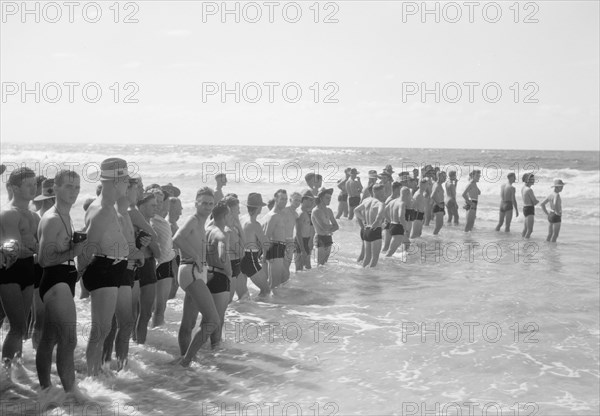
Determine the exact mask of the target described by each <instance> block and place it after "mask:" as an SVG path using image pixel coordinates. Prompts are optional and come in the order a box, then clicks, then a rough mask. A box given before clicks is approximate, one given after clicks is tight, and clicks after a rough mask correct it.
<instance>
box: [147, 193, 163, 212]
mask: <svg viewBox="0 0 600 416" xmlns="http://www.w3.org/2000/svg"><path fill="white" fill-rule="evenodd" d="M148 192H150V193H152V194H154V197H155V198H156V213H157V214H158V213H161V212H163V211H164V210H163V205H165V202H166V201H165V200H164V198H165V194H164V193H163V191H161V190H160V188H150V189H148Z"/></svg>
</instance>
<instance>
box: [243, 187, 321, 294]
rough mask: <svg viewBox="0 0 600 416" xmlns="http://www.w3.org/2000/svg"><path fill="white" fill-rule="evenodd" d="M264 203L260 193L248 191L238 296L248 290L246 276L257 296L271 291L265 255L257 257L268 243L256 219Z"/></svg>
mask: <svg viewBox="0 0 600 416" xmlns="http://www.w3.org/2000/svg"><path fill="white" fill-rule="evenodd" d="M309 192H310V191H309ZM311 195H312V192H311ZM265 205H266V204H265V203H264V202H263V200H262V195H261V194H257V193H250V194H249V195H248V200H247V202H246V206H247V207H248V217H249V218H248V220H247V221H245V222H244V223H243V225H242V227H243V230H244V238H245V241H246V244H245V245H244V257H243V258H242V263H241V269H242V273H241V274H240V277H239V278H238V279H239V280H240V281H239V282H237V285H236V287H240V288H242V290H243V293H242V295H241V296H240V293H239V292H238V297H244V294H245V293H246V292H247V291H248V288H247V283H246V278H247V277H249V278H250V280H252V283H254V284H255V285H256V286H258V288H259V289H260V293H259V294H258V296H259V297H263V296H266V295H268V294H269V293H270V292H271V288H270V286H269V282H268V276H267V267H266V259H265V256H263V259H262V261H261V260H260V259H259V258H260V253H261V252H262V249H263V247H266V246H267V245H268V242H267V237H266V236H265V232H264V231H263V228H262V225H261V224H260V223H259V222H258V221H257V220H256V217H258V215H259V214H260V212H261V211H262V208H263V207H264V206H265Z"/></svg>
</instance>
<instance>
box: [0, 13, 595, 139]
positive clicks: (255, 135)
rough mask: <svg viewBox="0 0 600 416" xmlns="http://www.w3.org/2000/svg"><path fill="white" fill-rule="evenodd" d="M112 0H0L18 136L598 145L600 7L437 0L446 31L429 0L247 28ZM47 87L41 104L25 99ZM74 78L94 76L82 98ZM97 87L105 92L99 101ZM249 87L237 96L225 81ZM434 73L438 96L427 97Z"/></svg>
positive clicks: (265, 17)
mask: <svg viewBox="0 0 600 416" xmlns="http://www.w3.org/2000/svg"><path fill="white" fill-rule="evenodd" d="M98 3H99V4H100V5H101V10H102V16H101V17H100V19H99V21H98V22H97V23H89V22H87V21H86V20H85V19H84V12H83V5H86V4H87V3H86V2H80V6H78V7H76V8H75V9H74V13H73V20H74V22H73V23H70V22H69V9H68V8H67V7H66V6H63V7H62V9H61V13H62V17H61V18H60V20H59V21H58V22H57V23H51V22H49V21H48V20H54V19H55V16H57V10H56V9H53V8H50V7H47V8H46V9H43V3H40V5H39V6H38V7H39V8H40V10H39V18H40V22H39V23H36V22H35V17H36V16H35V14H27V15H23V10H22V3H21V2H20V1H19V2H3V3H2V19H3V20H2V23H1V29H0V30H1V33H0V35H1V41H0V51H1V52H0V53H1V59H0V61H1V63H0V71H1V74H0V77H1V81H2V95H3V96H2V103H1V106H2V108H1V110H0V116H1V120H0V133H1V140H2V141H3V142H9V141H10V142H15V141H24V140H26V141H34V142H82V143H90V142H101V141H109V142H119V143H124V142H125V143H126V142H130V143H169V144H173V143H185V144H195V143H197V144H258V145H313V146H323V145H331V146H359V147H368V146H385V147H448V148H505V149H563V150H598V147H599V137H600V132H599V113H600V109H599V95H600V87H599V74H600V69H599V68H600V66H599V51H600V45H599V39H600V34H599V14H600V11H599V2H597V1H581V2H578V1H568V2H567V1H538V2H529V3H527V4H528V5H527V6H525V4H526V2H521V3H520V7H519V8H518V13H517V8H515V7H514V6H513V4H514V2H512V1H510V2H498V3H495V4H499V5H500V11H501V13H502V14H501V16H499V17H497V11H498V10H497V9H496V8H495V7H494V4H491V5H490V4H489V3H488V2H480V4H479V6H477V7H475V8H474V10H470V9H469V8H468V7H467V6H466V5H464V2H457V3H454V5H458V6H460V9H457V8H456V7H453V6H446V7H445V8H444V6H445V3H439V4H438V7H439V8H440V22H439V23H437V22H436V21H435V18H436V16H435V15H434V14H427V15H425V16H423V15H422V10H420V7H421V4H422V2H421V1H419V2H415V3H412V2H401V1H397V2H392V1H368V2H367V1H337V2H329V3H326V2H321V3H320V4H318V7H315V6H314V5H313V4H314V2H313V1H309V2H298V3H297V4H299V7H300V10H301V12H302V15H301V16H300V17H299V21H298V22H296V23H291V21H293V20H295V19H296V13H297V11H298V8H296V7H295V4H291V3H290V2H275V3H278V4H277V5H275V6H273V8H272V9H270V8H269V6H268V5H265V2H263V1H260V2H257V3H253V4H251V5H249V6H245V4H246V3H244V2H241V3H239V4H238V7H239V9H240V13H239V18H240V22H239V23H236V22H235V17H236V16H235V15H234V14H229V15H226V16H222V13H221V12H222V10H221V4H222V2H221V1H219V2H215V3H212V2H200V1H179V2H178V1H168V2H166V1H142V2H140V1H138V2H130V3H127V4H128V5H127V7H126V6H125V3H123V2H122V3H121V4H120V5H121V7H120V10H119V14H118V16H116V15H115V10H114V8H113V9H110V7H111V5H112V4H113V2H112V1H109V2H98ZM28 4H29V7H30V8H31V9H32V10H33V9H34V7H35V2H28ZM56 4H59V5H62V4H63V2H58V3H56ZM228 5H229V6H228V7H230V8H231V9H234V8H235V7H236V2H228ZM256 5H257V6H258V8H257V7H255V6H256ZM428 5H429V7H430V8H431V9H433V8H434V7H436V3H435V2H429V3H428ZM244 6H245V8H244ZM284 6H285V11H284ZM484 6H485V11H484ZM511 7H512V9H511ZM416 8H419V10H416ZM216 9H218V10H216ZM317 9H318V10H319V13H318V16H317V15H316V10H317ZM86 10H87V12H86V13H85V17H86V18H87V19H88V20H94V19H95V18H96V13H95V10H94V8H93V7H92V6H88V8H87V9H86ZM259 10H260V12H261V13H262V16H261V18H260V19H257V18H256V16H257V11H259ZM270 11H272V12H273V14H272V19H273V23H270V22H269V20H270V16H269V13H270ZM457 11H460V12H461V13H462V16H461V17H460V19H459V18H458V17H457ZM470 11H471V12H472V16H469V14H470V13H469V12H470ZM212 13H215V14H212ZM115 18H117V19H118V20H119V23H115V22H114V19H115ZM127 18H128V19H129V20H135V19H137V20H138V22H137V23H124V22H123V21H124V20H126V19H127ZM223 18H226V21H225V23H223V22H222V19H223ZM423 18H425V19H426V21H425V22H424V23H423V22H422V19H423ZM23 19H26V22H25V23H23V22H22V20H23ZM56 19H57V20H58V18H56ZM286 19H287V20H288V21H289V22H288V21H286ZM315 19H317V20H318V23H315V22H314V20H315ZM203 20H204V21H203ZM248 20H259V21H258V22H257V23H251V22H249V21H248ZM325 20H328V21H330V23H325V22H324V21H325ZM335 20H337V23H336V22H335ZM450 20H458V22H456V23H451V22H450ZM470 20H473V22H472V23H471V22H470ZM493 20H498V21H497V22H496V23H492V22H491V21H493ZM515 20H518V22H517V23H515ZM525 20H528V21H530V23H525V22H524V21H525ZM535 20H537V23H536V22H535ZM36 82H39V83H40V97H39V99H40V102H39V103H36V102H35V99H36V97H35V95H34V94H28V95H25V97H22V95H21V92H22V91H21V90H22V87H23V86H25V87H26V88H29V89H32V90H34V89H35V83H36ZM65 82H66V83H71V82H72V83H79V84H80V85H73V86H72V89H73V91H74V96H73V101H74V102H73V103H71V102H69V86H68V84H66V85H65V84H64V83H65ZM52 83H57V84H58V85H59V86H60V87H61V92H62V96H61V97H60V98H57V89H56V88H55V86H53V85H54V84H52ZM88 83H97V86H99V87H100V89H101V92H102V96H101V97H100V98H99V100H98V101H97V102H95V103H91V102H87V101H93V100H94V99H95V95H96V88H95V87H94V85H96V84H88ZM115 83H119V84H118V87H117V86H116V84H115ZM127 83H130V84H127ZM236 83H239V85H240V97H239V98H240V102H239V103H236V102H235V94H234V93H231V94H227V95H225V97H224V99H223V97H222V96H221V94H220V91H215V90H214V88H215V86H216V87H217V88H219V90H220V89H222V87H223V86H224V87H226V88H227V89H229V90H235V85H236ZM265 83H266V84H265ZM276 83H279V85H277V84H276ZM316 83H318V84H316ZM436 83H439V92H440V94H439V102H436V96H435V93H433V92H432V93H430V94H427V95H425V96H422V95H421V90H422V88H423V87H425V88H427V89H429V90H432V91H434V90H435V86H436ZM477 83H478V84H479V85H477ZM84 84H88V87H89V88H88V89H87V95H86V98H84V97H83V92H82V86H83V85H84ZM126 84H127V86H126ZM286 84H287V87H288V88H287V90H286V94H284V92H283V86H284V85H286ZM257 85H258V86H259V87H260V91H261V93H262V96H261V97H260V98H258V97H257V92H258V90H257V88H256V86H257ZM269 85H271V87H269ZM484 85H487V90H486V93H485V94H484V89H483V87H484ZM457 87H459V88H460V89H458V88H457ZM15 88H18V90H16V89H15ZM417 88H418V90H417ZM270 89H271V90H270ZM117 91H118V92H119V94H118V96H116V92H117ZM270 91H271V92H272V93H273V96H272V101H273V102H270V97H269V92H270ZM298 91H300V92H301V94H302V95H301V97H299V98H298V100H297V102H288V101H294V100H295V99H296V94H297V92H298ZM203 92H204V94H203ZM211 92H214V94H212V95H210V94H209V93H211ZM317 92H318V94H317ZM459 92H460V93H461V94H462V95H461V96H460V97H458V96H457V93H459ZM470 92H472V97H469V95H470ZM498 92H500V93H501V96H497V94H498ZM244 93H245V94H244ZM203 95H204V96H203ZM128 96H129V97H128ZM127 97H128V100H129V101H131V100H137V101H138V102H130V103H126V102H124V101H126V98H127ZM115 99H117V101H119V102H118V103H115V102H114V100H115ZM53 100H56V101H58V102H56V103H51V102H49V101H53ZM86 100H87V101H86ZM315 100H316V101H318V102H317V103H315V102H314V101H315ZM471 100H472V101H473V102H470V101H471ZM515 100H516V101H518V102H516V103H515ZM23 101H24V102H23ZM223 101H224V102H223ZM250 101H258V102H255V103H253V102H250ZM326 101H332V102H326ZM336 101H337V102H336ZM492 101H496V102H492Z"/></svg>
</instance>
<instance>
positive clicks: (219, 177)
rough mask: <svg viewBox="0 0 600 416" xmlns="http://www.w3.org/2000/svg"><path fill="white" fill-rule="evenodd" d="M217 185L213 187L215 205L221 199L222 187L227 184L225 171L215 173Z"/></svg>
mask: <svg viewBox="0 0 600 416" xmlns="http://www.w3.org/2000/svg"><path fill="white" fill-rule="evenodd" d="M215 181H216V182H217V187H216V188H215V205H216V204H218V203H219V201H220V200H221V199H223V187H224V186H225V185H227V175H226V174H225V173H217V174H216V175H215Z"/></svg>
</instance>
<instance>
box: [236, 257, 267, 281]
mask: <svg viewBox="0 0 600 416" xmlns="http://www.w3.org/2000/svg"><path fill="white" fill-rule="evenodd" d="M240 268H241V270H242V273H244V274H245V275H246V276H248V277H252V276H254V275H255V274H256V273H258V272H259V271H261V270H262V267H261V265H260V261H258V251H246V252H244V258H243V259H242V262H241V264H240Z"/></svg>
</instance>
